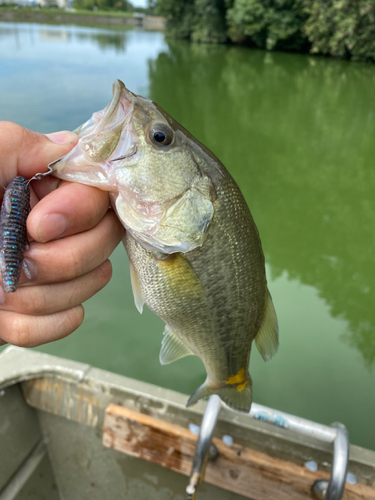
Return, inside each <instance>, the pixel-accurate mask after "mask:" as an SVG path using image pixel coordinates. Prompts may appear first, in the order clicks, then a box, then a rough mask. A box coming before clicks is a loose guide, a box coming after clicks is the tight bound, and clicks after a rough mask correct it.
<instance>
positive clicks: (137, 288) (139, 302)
mask: <svg viewBox="0 0 375 500" xmlns="http://www.w3.org/2000/svg"><path fill="white" fill-rule="evenodd" d="M129 266H130V280H131V283H132V289H133V295H134V302H135V307H136V308H137V309H138V311H139V312H140V313H141V314H142V312H143V305H144V303H145V301H144V300H143V298H142V294H141V285H140V284H139V280H138V276H137V272H136V270H135V267H134V265H133V263H132V261H131V260H129Z"/></svg>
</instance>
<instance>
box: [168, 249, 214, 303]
mask: <svg viewBox="0 0 375 500" xmlns="http://www.w3.org/2000/svg"><path fill="white" fill-rule="evenodd" d="M158 263H159V266H160V269H161V272H162V274H163V277H164V280H165V283H166V285H167V286H168V288H169V289H170V291H171V292H172V294H173V295H174V296H175V297H180V298H183V299H184V300H192V299H201V298H203V297H204V295H205V293H204V290H203V287H202V285H201V282H200V281H199V279H198V276H197V275H196V274H195V272H194V270H193V268H192V267H191V265H190V264H189V262H188V261H187V260H186V259H185V258H184V257H183V255H181V254H180V253H175V254H172V255H171V256H170V257H168V258H167V259H162V260H159V261H158Z"/></svg>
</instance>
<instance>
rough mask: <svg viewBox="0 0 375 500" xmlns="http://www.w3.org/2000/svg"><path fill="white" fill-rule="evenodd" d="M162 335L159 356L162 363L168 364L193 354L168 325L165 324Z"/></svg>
mask: <svg viewBox="0 0 375 500" xmlns="http://www.w3.org/2000/svg"><path fill="white" fill-rule="evenodd" d="M163 335H164V337H163V340H162V343H161V350H160V356H159V360H160V363H161V364H162V365H168V364H169V363H173V361H177V360H178V359H181V358H184V357H185V356H189V355H190V354H193V353H192V352H191V351H190V349H189V348H188V347H186V345H185V344H184V343H183V342H182V340H180V339H179V338H178V337H177V335H175V334H174V333H173V332H172V330H171V329H170V328H169V326H168V325H166V326H165V329H164V332H163Z"/></svg>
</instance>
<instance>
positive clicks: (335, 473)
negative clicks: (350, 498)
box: [311, 423, 349, 500]
mask: <svg viewBox="0 0 375 500" xmlns="http://www.w3.org/2000/svg"><path fill="white" fill-rule="evenodd" d="M332 427H334V428H335V429H336V431H337V434H336V438H335V440H334V442H333V460H332V471H331V477H330V479H329V481H327V480H326V479H317V480H316V481H315V482H314V484H313V485H312V487H311V491H312V494H313V495H314V497H315V498H317V499H318V500H341V498H342V495H343V493H344V488H345V481H346V472H347V468H348V460H349V437H348V431H347V430H346V427H345V425H343V424H339V423H334V424H332Z"/></svg>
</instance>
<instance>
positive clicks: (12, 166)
mask: <svg viewBox="0 0 375 500" xmlns="http://www.w3.org/2000/svg"><path fill="white" fill-rule="evenodd" d="M77 141H78V137H77V136H76V135H75V134H74V133H73V132H69V131H63V132H55V133H53V134H48V135H43V134H39V133H37V132H33V131H31V130H28V129H27V128H24V127H21V126H20V125H17V124H15V123H10V122H0V158H1V160H2V161H1V167H0V182H1V184H2V185H5V186H6V185H8V184H9V182H10V181H11V179H13V177H15V176H16V175H22V176H23V177H26V178H27V179H29V178H30V177H32V176H33V175H35V174H36V173H37V172H45V171H46V170H47V165H48V164H49V163H51V162H52V161H54V160H57V158H60V157H61V156H64V155H65V154H67V153H68V152H69V151H70V150H71V149H72V148H73V146H74V145H75V144H76V143H77Z"/></svg>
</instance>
